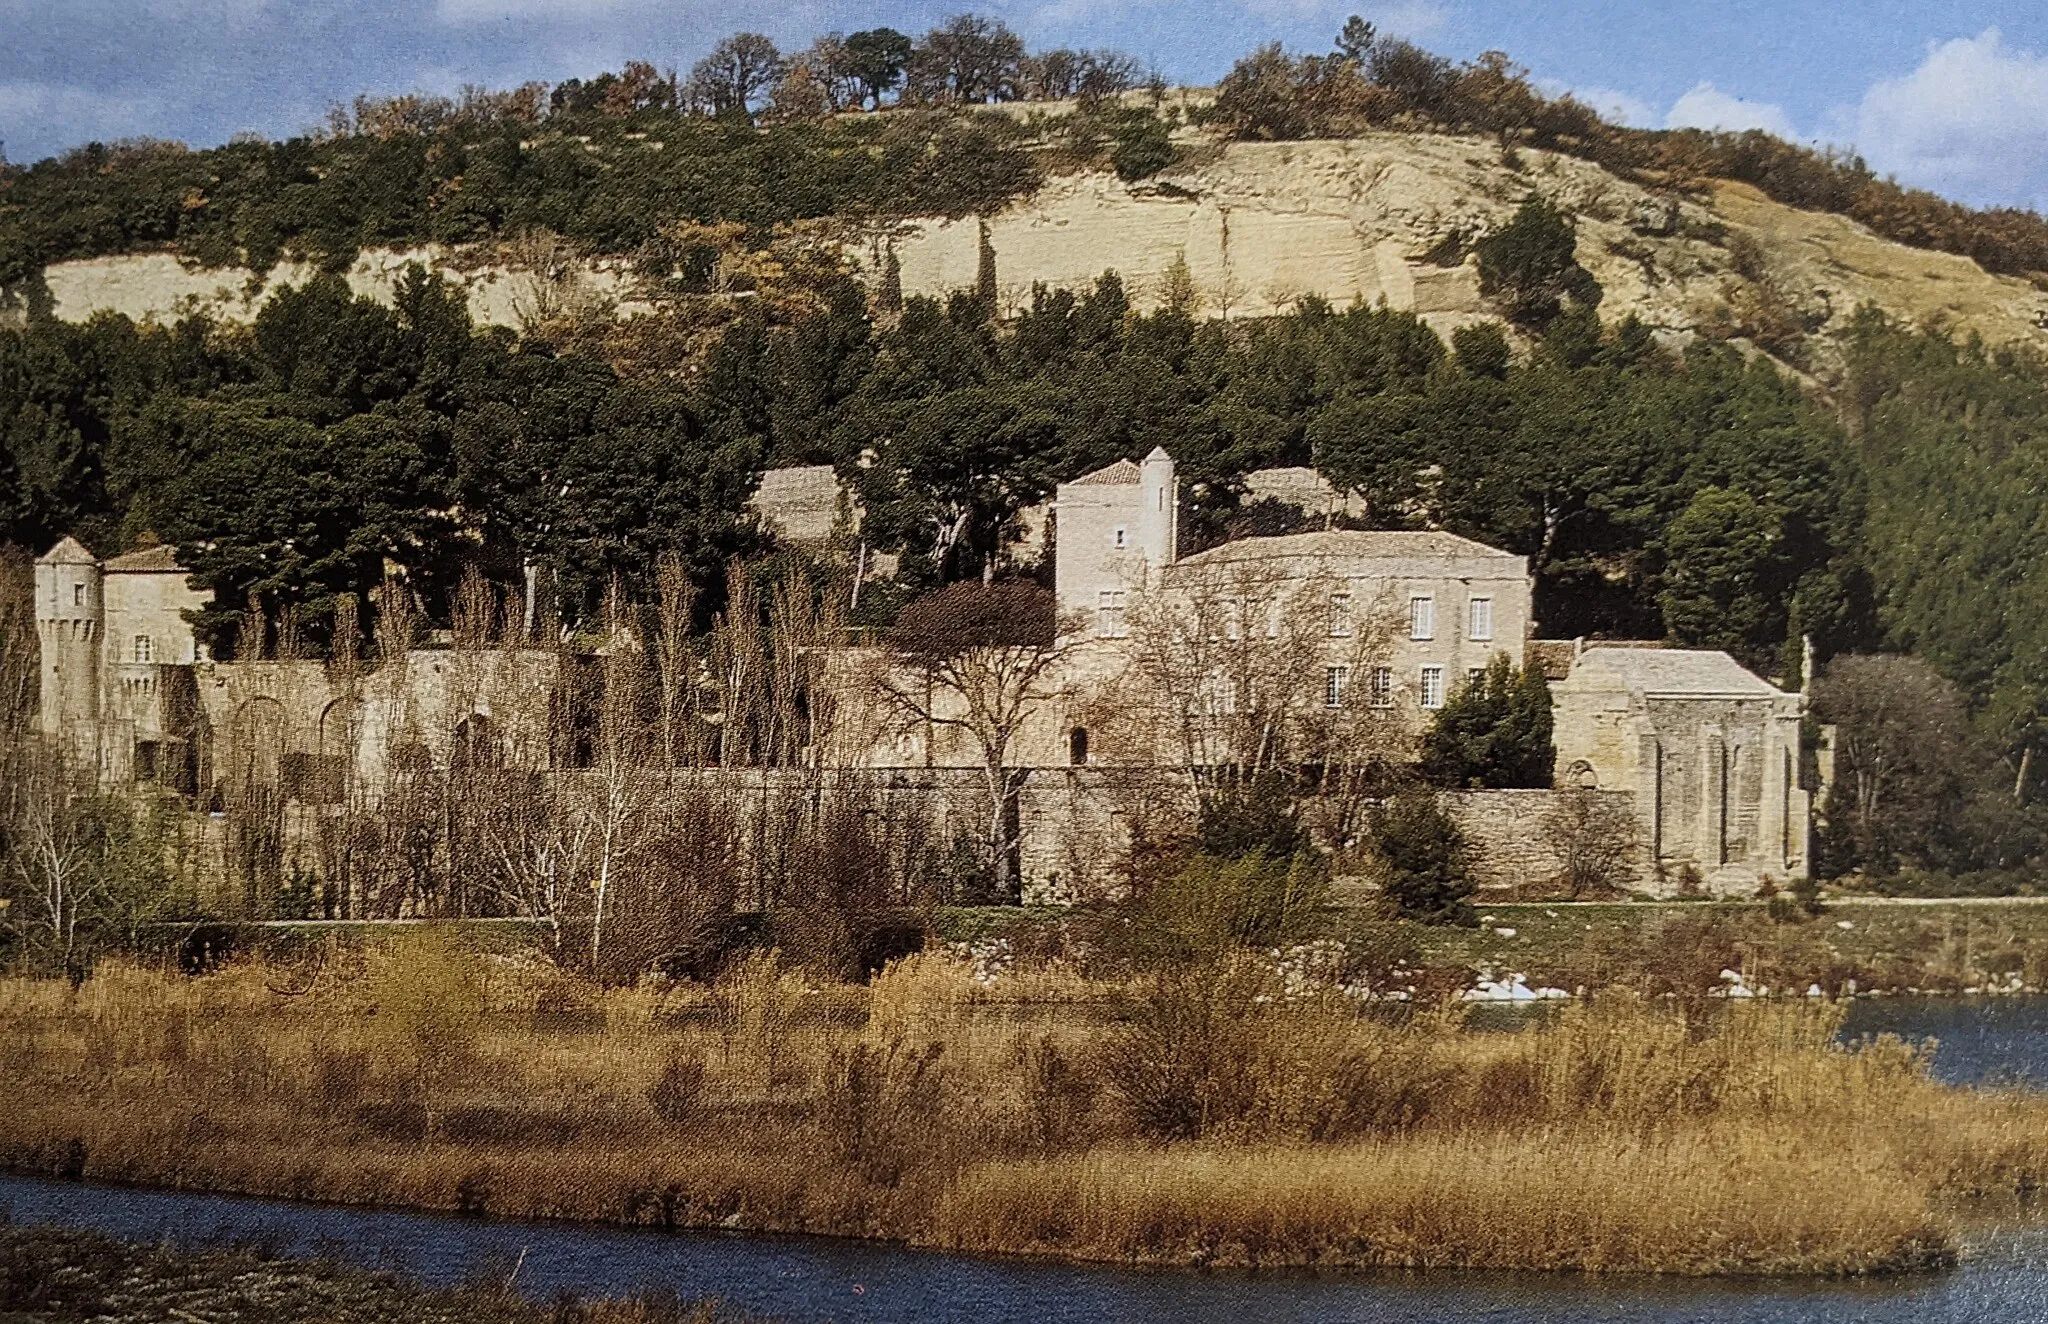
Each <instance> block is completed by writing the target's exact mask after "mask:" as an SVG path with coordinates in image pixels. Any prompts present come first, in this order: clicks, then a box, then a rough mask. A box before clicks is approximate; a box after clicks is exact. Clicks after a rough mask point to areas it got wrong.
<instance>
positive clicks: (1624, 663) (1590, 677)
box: [1571, 646, 1781, 697]
mask: <svg viewBox="0 0 2048 1324" xmlns="http://www.w3.org/2000/svg"><path fill="white" fill-rule="evenodd" d="M1571 679H1572V681H1573V682H1594V683H1596V684H1597V683H1598V682H1599V681H1601V680H1611V681H1619V682H1620V683H1622V684H1624V685H1626V686H1628V687H1629V688H1630V689H1632V690H1642V691H1643V692H1644V693H1646V694H1752V695H1757V696H1759V697H1762V696H1766V695H1773V694H1778V693H1781V691H1780V690H1779V689H1778V688H1777V687H1776V686H1775V685H1772V684H1771V683H1770V682H1769V681H1767V680H1764V679H1762V678H1760V677H1758V676H1757V675H1755V674H1754V673H1752V672H1750V671H1748V670H1747V669H1745V668H1744V667H1743V665H1742V664H1741V663H1739V662H1737V661H1736V660H1735V659H1734V658H1732V657H1730V656H1728V655H1727V654H1726V653H1723V652H1719V651H1716V650H1711V649H1704V648H1654V647H1646V648H1617V647H1613V646H1608V647H1603V648H1587V649H1586V650H1585V651H1584V652H1582V653H1580V654H1579V657H1578V661H1577V662H1575V663H1574V664H1573V665H1572V674H1571Z"/></svg>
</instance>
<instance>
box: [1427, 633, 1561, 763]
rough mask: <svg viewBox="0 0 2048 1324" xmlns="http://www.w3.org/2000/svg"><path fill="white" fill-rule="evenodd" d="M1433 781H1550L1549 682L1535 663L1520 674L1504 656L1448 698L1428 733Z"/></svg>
mask: <svg viewBox="0 0 2048 1324" xmlns="http://www.w3.org/2000/svg"><path fill="white" fill-rule="evenodd" d="M1422 749H1423V753H1422V774H1423V776H1424V777H1426V778H1428V779H1429V781H1430V783H1431V784H1432V785H1436V786H1446V787H1453V788H1463V787H1472V788H1481V787H1483V788H1487V789H1493V790H1502V789H1510V788H1516V787H1544V786H1548V785H1550V781H1551V775H1552V768H1553V766H1554V765H1555V763H1556V761H1557V751H1556V748H1555V747H1554V746H1553V745H1552V744H1551V712H1550V686H1549V684H1548V682H1546V681H1545V680H1544V677H1543V673H1542V671H1541V670H1539V669H1537V668H1536V667H1535V666H1533V665H1531V666H1528V667H1524V668H1523V669H1522V670H1520V671H1519V672H1517V671H1516V670H1515V668H1514V665H1513V664H1512V663H1511V662H1509V661H1508V656H1507V654H1505V653H1497V654H1495V655H1494V659H1493V661H1492V662H1491V663H1489V664H1488V665H1487V668H1486V670H1485V671H1483V672H1481V673H1480V674H1479V675H1478V676H1477V677H1476V678H1474V679H1473V680H1472V681H1471V682H1470V683H1469V684H1467V685H1466V686H1464V688H1462V689H1460V690H1459V691H1457V692H1456V693H1455V694H1453V695H1451V696H1450V697H1449V698H1448V699H1446V700H1445V701H1444V706H1443V707H1442V708H1440V709H1438V710H1437V714H1436V720H1435V721H1433V722H1432V723H1431V724H1430V728H1429V731H1428V733H1427V734H1426V735H1425V736H1424V737H1423V746H1422Z"/></svg>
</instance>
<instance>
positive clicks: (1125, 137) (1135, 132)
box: [1109, 111, 1176, 184]
mask: <svg viewBox="0 0 2048 1324" xmlns="http://www.w3.org/2000/svg"><path fill="white" fill-rule="evenodd" d="M1170 135H1171V130H1170V129H1169V128H1168V127H1167V124H1166V122H1165V121H1164V120H1162V119H1160V118H1159V117H1158V116H1157V115H1154V114H1152V113H1151V112H1150V111H1138V112H1134V113H1132V114H1129V115H1126V116H1123V117H1122V118H1121V120H1120V122H1119V123H1118V124H1117V126H1116V146H1115V147H1113V148H1111V149H1110V153H1109V163H1110V164H1111V165H1112V166H1114V167H1116V174H1117V178H1118V179H1121V180H1123V181H1124V182H1125V183H1126V184H1129V183H1134V182H1136V181H1137V180H1140V179H1147V178H1149V177H1151V176H1153V175H1156V174H1158V173H1159V172H1160V171H1162V170H1164V169H1166V167H1168V166H1170V165H1172V164H1173V158H1174V156H1175V155H1176V153H1175V152H1174V148H1173V140H1172V137H1171V136H1170Z"/></svg>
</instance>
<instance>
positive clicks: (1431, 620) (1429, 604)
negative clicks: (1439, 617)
mask: <svg viewBox="0 0 2048 1324" xmlns="http://www.w3.org/2000/svg"><path fill="white" fill-rule="evenodd" d="M1435 638H1436V595H1435V594H1433V593H1411V594H1409V595H1408V639H1409V642H1411V643H1428V642H1429V641H1430V640H1432V639H1435Z"/></svg>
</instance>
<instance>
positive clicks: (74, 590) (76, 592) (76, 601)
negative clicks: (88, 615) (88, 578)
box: [71, 584, 85, 607]
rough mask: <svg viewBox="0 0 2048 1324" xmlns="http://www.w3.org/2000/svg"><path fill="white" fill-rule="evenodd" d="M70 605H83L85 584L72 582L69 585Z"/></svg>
mask: <svg viewBox="0 0 2048 1324" xmlns="http://www.w3.org/2000/svg"><path fill="white" fill-rule="evenodd" d="M71 605H72V606H74V607H83V606H84V605H85V585H83V584H73V585H72V586H71Z"/></svg>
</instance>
